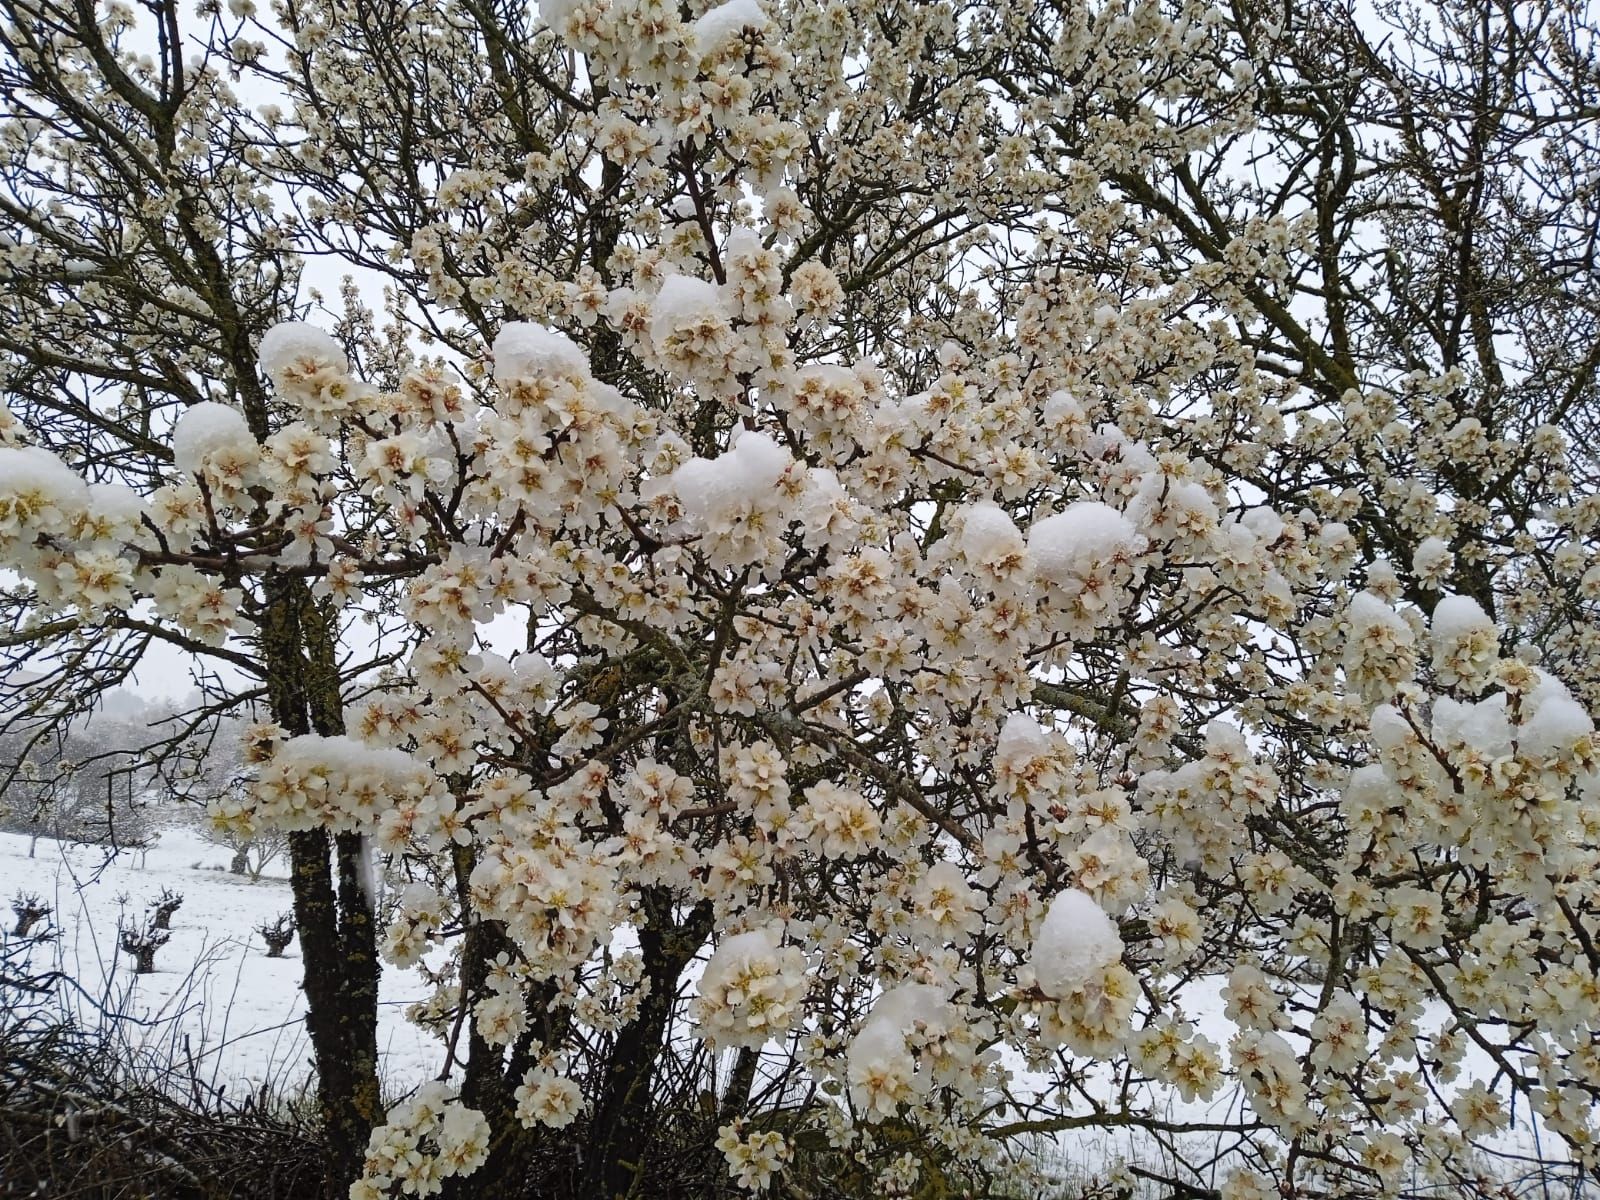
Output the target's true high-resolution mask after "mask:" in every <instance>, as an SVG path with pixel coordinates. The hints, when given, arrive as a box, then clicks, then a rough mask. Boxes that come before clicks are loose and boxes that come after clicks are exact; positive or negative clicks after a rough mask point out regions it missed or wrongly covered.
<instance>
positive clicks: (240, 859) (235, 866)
mask: <svg viewBox="0 0 1600 1200" xmlns="http://www.w3.org/2000/svg"><path fill="white" fill-rule="evenodd" d="M249 869H250V850H249V848H248V847H246V848H245V849H243V850H235V851H234V853H233V861H232V862H230V863H229V864H228V874H230V875H243V874H244V873H245V872H246V871H248V870H249Z"/></svg>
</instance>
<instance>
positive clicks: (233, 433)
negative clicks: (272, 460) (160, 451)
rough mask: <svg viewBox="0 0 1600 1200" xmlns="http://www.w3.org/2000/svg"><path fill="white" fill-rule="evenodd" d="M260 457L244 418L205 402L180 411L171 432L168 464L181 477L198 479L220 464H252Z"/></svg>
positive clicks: (225, 408) (236, 413) (213, 403)
mask: <svg viewBox="0 0 1600 1200" xmlns="http://www.w3.org/2000/svg"><path fill="white" fill-rule="evenodd" d="M259 453H260V448H259V447H258V446H257V445H256V440H255V438H254V437H253V436H252V435H251V433H250V426H249V425H247V424H246V423H245V419H244V414H243V413H242V412H240V411H239V410H238V409H236V408H229V407H228V406H227V405H226V404H218V403H216V402H215V401H213V400H205V401H202V402H201V403H199V404H195V405H191V406H190V407H188V408H186V409H184V410H183V413H182V414H181V415H180V416H179V417H178V422H177V424H176V425H175V426H173V430H172V461H173V464H174V465H175V466H176V467H177V468H178V470H180V471H182V472H183V473H184V474H185V475H195V476H198V475H201V474H203V473H205V470H206V468H207V467H211V468H213V469H217V468H218V467H219V466H220V464H222V463H223V462H224V461H226V460H229V459H233V458H245V459H248V460H250V461H254V460H255V459H256V458H257V457H258V455H259Z"/></svg>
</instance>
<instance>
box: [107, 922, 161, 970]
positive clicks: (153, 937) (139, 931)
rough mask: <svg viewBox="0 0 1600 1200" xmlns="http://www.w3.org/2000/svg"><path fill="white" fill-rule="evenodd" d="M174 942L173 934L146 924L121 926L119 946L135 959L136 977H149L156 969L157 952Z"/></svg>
mask: <svg viewBox="0 0 1600 1200" xmlns="http://www.w3.org/2000/svg"><path fill="white" fill-rule="evenodd" d="M171 940H172V933H171V932H170V931H169V930H166V929H158V928H156V927H155V926H154V925H153V924H151V923H149V922H146V923H145V924H144V925H135V924H119V925H118V926H117V944H118V945H120V946H121V947H122V951H123V953H124V954H128V955H131V956H132V957H133V963H134V966H133V970H134V974H136V975H149V974H151V973H152V972H153V971H154V970H155V969H156V951H157V950H159V949H161V947H163V946H165V945H166V944H167V943H168V942H169V941H171Z"/></svg>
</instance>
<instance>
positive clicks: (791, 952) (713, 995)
mask: <svg viewBox="0 0 1600 1200" xmlns="http://www.w3.org/2000/svg"><path fill="white" fill-rule="evenodd" d="M781 936H782V935H781V932H780V931H779V930H778V929H777V928H775V927H772V926H767V927H764V928H761V929H752V930H750V931H749V932H747V933H737V934H734V935H733V936H731V937H727V938H724V939H723V940H722V943H721V944H720V945H719V946H718V947H717V948H716V949H715V950H714V951H712V954H711V959H710V961H709V962H707V963H706V968H705V971H704V973H703V974H702V975H701V976H700V996H699V999H698V1000H697V1001H696V1004H695V1012H696V1018H697V1020H698V1021H699V1023H700V1028H701V1035H702V1036H703V1037H704V1038H705V1039H706V1040H707V1041H709V1042H712V1043H713V1044H715V1045H717V1046H748V1047H750V1048H751V1049H757V1050H758V1049H760V1048H761V1047H762V1046H763V1045H765V1044H766V1042H767V1041H769V1040H770V1039H771V1038H773V1037H777V1036H781V1035H782V1034H783V1033H785V1032H786V1031H787V1030H788V1029H789V1028H790V1026H791V1025H792V1024H793V1023H794V1021H795V1019H796V1018H797V1017H798V1016H799V1015H800V1001H801V999H802V998H803V997H804V996H805V993H806V986H807V978H806V959H805V955H804V954H803V953H802V952H801V951H800V949H799V948H798V947H796V946H782V945H780V942H781Z"/></svg>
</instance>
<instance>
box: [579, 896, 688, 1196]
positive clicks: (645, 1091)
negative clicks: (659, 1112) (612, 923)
mask: <svg viewBox="0 0 1600 1200" xmlns="http://www.w3.org/2000/svg"><path fill="white" fill-rule="evenodd" d="M642 907H643V910H644V913H645V924H644V925H643V927H642V928H641V929H640V930H639V949H640V952H641V953H642V955H643V957H644V970H645V976H646V978H648V979H649V980H650V992H649V994H648V995H647V996H646V997H645V999H644V1003H643V1004H641V1005H640V1007H639V1016H638V1018H637V1019H635V1020H634V1021H633V1023H632V1024H630V1025H625V1026H623V1028H622V1029H621V1030H620V1031H619V1032H618V1033H617V1041H616V1045H615V1046H614V1047H613V1048H612V1052H611V1059H610V1061H609V1062H608V1063H607V1065H606V1074H605V1078H604V1079H603V1080H602V1081H601V1085H600V1095H599V1097H598V1099H597V1100H596V1103H595V1110H594V1120H593V1122H592V1124H591V1126H590V1130H589V1143H588V1146H587V1147H586V1149H585V1154H584V1169H583V1195H584V1196H585V1197H588V1198H590V1200H619V1198H624V1197H626V1198H631V1197H634V1196H636V1195H637V1194H638V1190H637V1189H638V1188H639V1187H640V1186H641V1185H642V1184H643V1183H644V1181H645V1178H646V1161H645V1160H646V1147H647V1146H648V1144H649V1118H650V1101H651V1083H652V1081H653V1079H654V1076H655V1066H656V1058H657V1056H658V1055H659V1054H660V1053H661V1048H662V1044H663V1042H664V1041H665V1038H666V1032H667V1020H668V1018H669V1017H670V1016H671V1015H672V1005H673V1001H674V1000H675V999H676V997H677V990H678V976H679V975H681V974H682V973H683V969H684V967H686V966H688V965H689V962H690V960H692V959H693V958H694V956H695V954H696V953H697V952H698V951H699V949H700V946H701V944H702V943H704V941H705V939H706V935H707V934H709V933H710V932H711V904H710V902H709V901H705V900H702V901H701V902H700V903H699V904H697V905H695V906H694V908H693V909H691V910H690V911H689V914H688V915H687V916H686V917H685V918H684V920H683V922H682V923H681V924H678V923H675V922H674V921H673V919H672V900H671V895H670V893H668V892H667V891H666V890H665V889H661V888H650V889H647V890H646V892H645V895H644V904H643V906H642Z"/></svg>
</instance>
